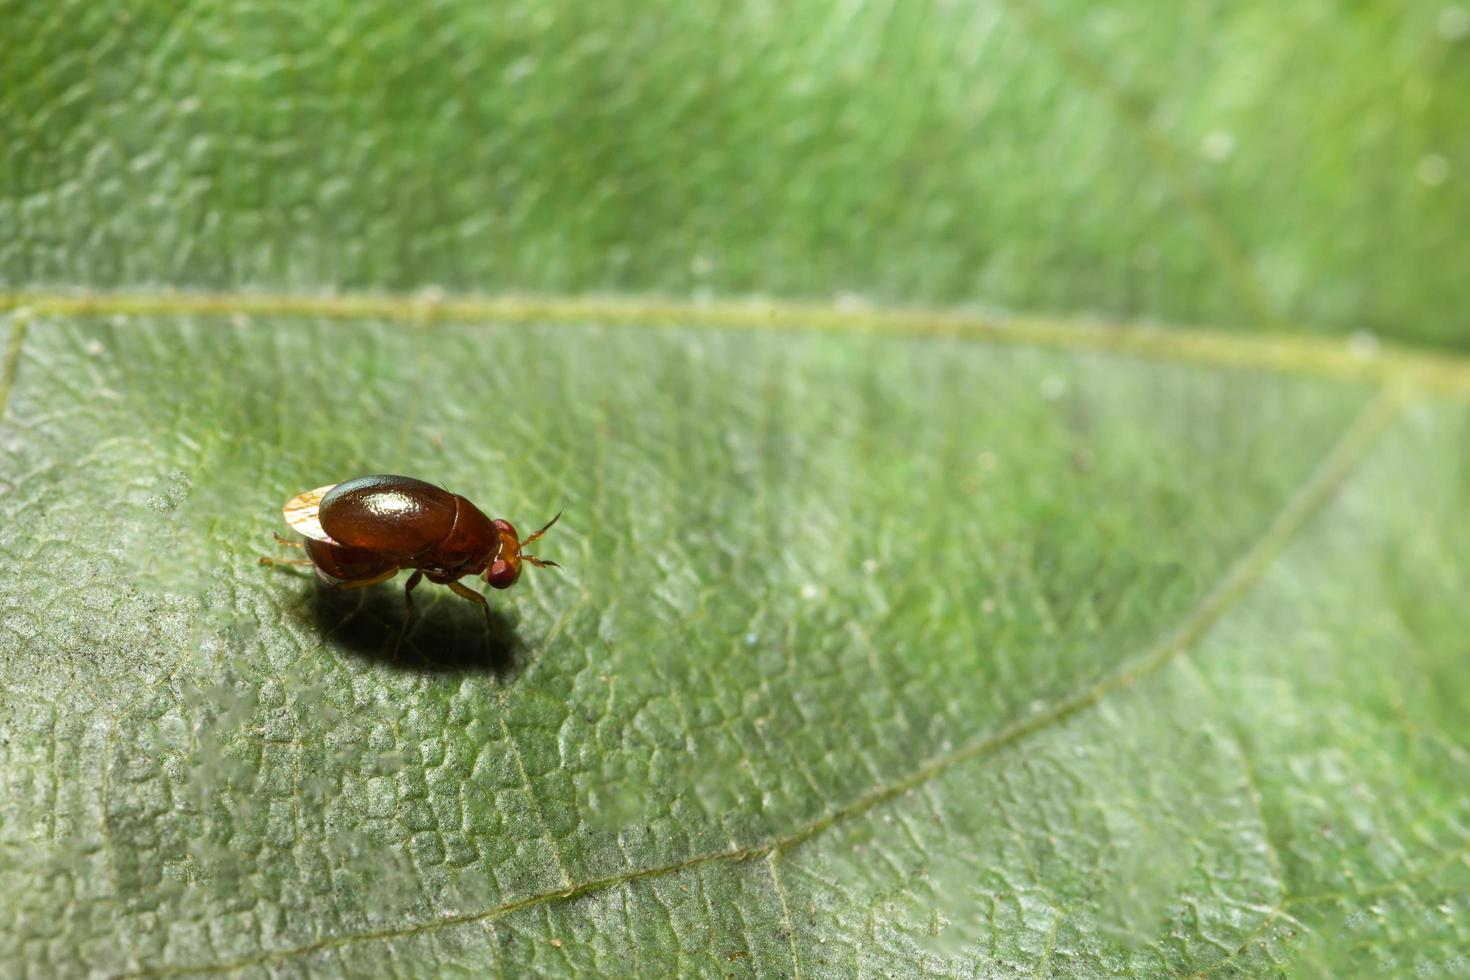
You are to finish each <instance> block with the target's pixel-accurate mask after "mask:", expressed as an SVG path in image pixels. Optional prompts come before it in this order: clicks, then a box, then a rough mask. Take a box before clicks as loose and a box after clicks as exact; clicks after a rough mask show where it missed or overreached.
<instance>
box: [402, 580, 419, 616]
mask: <svg viewBox="0 0 1470 980" xmlns="http://www.w3.org/2000/svg"><path fill="white" fill-rule="evenodd" d="M423 580H424V573H423V571H422V570H421V569H418V570H415V571H414V573H413V574H412V575H410V576H409V577H408V581H407V582H405V583H403V601H404V602H405V603H406V604H407V605H408V614H409V615H410V616H412V615H413V590H414V589H415V588H417V587H418V584H419V583H420V582H422V581H423Z"/></svg>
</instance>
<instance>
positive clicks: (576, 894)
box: [119, 388, 1404, 977]
mask: <svg viewBox="0 0 1470 980" xmlns="http://www.w3.org/2000/svg"><path fill="white" fill-rule="evenodd" d="M1403 401H1404V399H1403V393H1402V391H1401V390H1400V389H1398V388H1386V389H1384V390H1382V391H1380V392H1379V394H1378V395H1377V396H1376V397H1374V398H1373V399H1371V400H1369V402H1368V403H1367V404H1366V405H1365V406H1364V408H1363V409H1362V411H1361V412H1359V414H1358V415H1357V417H1356V418H1355V419H1354V420H1353V421H1352V422H1351V423H1350V424H1349V425H1348V426H1347V428H1346V429H1345V430H1344V432H1343V434H1342V435H1341V436H1340V437H1339V438H1338V440H1337V442H1336V443H1335V444H1334V445H1333V446H1332V448H1331V449H1330V450H1329V451H1328V452H1327V454H1326V456H1324V457H1323V459H1322V460H1321V461H1320V462H1319V463H1318V465H1317V467H1316V468H1315V469H1314V470H1313V471H1312V473H1311V474H1310V475H1309V476H1308V478H1307V480H1306V481H1305V482H1304V483H1303V484H1302V486H1301V487H1300V488H1299V489H1298V490H1297V491H1296V492H1295V493H1293V494H1292V495H1291V496H1290V497H1289V498H1288V499H1287V500H1286V502H1285V504H1284V506H1283V507H1282V509H1281V510H1280V511H1279V512H1278V513H1277V515H1276V517H1275V518H1274V519H1273V520H1272V521H1271V523H1270V524H1269V525H1268V527H1267V528H1266V530H1265V532H1264V533H1263V534H1262V536H1261V537H1260V538H1259V539H1257V541H1256V542H1255V543H1254V544H1253V545H1252V546H1251V547H1250V548H1249V549H1248V550H1247V551H1246V552H1245V553H1244V554H1243V555H1242V556H1241V558H1240V559H1238V560H1237V561H1236V563H1235V564H1234V565H1233V566H1231V568H1230V570H1229V571H1228V572H1227V573H1226V574H1225V576H1224V577H1223V578H1222V579H1221V580H1220V582H1219V583H1218V584H1217V585H1216V586H1215V588H1214V589H1213V590H1212V591H1210V592H1209V593H1208V594H1206V595H1205V596H1204V598H1202V599H1201V600H1200V602H1199V603H1198V604H1197V605H1196V606H1195V607H1194V609H1193V610H1192V611H1191V612H1190V613H1189V614H1188V615H1187V616H1186V617H1185V619H1184V621H1183V622H1182V623H1181V625H1180V626H1179V627H1178V628H1177V629H1176V630H1175V631H1174V632H1173V633H1171V634H1169V635H1168V636H1166V637H1165V638H1164V639H1163V640H1161V641H1160V642H1159V643H1157V644H1156V645H1155V646H1154V647H1153V648H1152V649H1151V650H1149V651H1148V652H1146V653H1145V654H1144V655H1143V656H1142V657H1140V658H1138V659H1137V660H1135V661H1134V662H1133V663H1131V664H1130V665H1128V666H1126V667H1124V668H1123V669H1121V670H1119V671H1116V672H1114V673H1113V674H1111V675H1109V676H1107V677H1105V678H1103V679H1102V680H1099V681H1096V682H1094V683H1093V684H1091V685H1089V686H1087V687H1085V688H1082V689H1080V690H1078V691H1076V692H1074V693H1073V694H1070V695H1067V696H1066V697H1063V698H1061V699H1059V700H1057V701H1055V702H1053V704H1052V705H1051V706H1050V707H1048V708H1045V709H1043V710H1040V711H1036V712H1033V713H1032V714H1030V715H1028V716H1027V717H1024V718H1021V719H1018V720H1016V721H1013V722H1012V723H1010V724H1009V725H1007V726H1005V727H1004V728H1001V729H999V730H998V731H995V732H992V733H990V734H987V735H985V736H982V737H980V738H977V739H974V740H972V741H970V742H967V743H966V744H964V745H962V746H960V747H958V748H956V749H953V750H951V751H949V752H944V753H940V754H939V755H935V756H931V757H930V758H929V759H928V760H926V761H925V762H923V763H922V764H920V765H919V766H917V767H916V768H915V769H914V770H912V771H911V772H910V773H909V774H908V775H906V776H903V777H901V778H899V779H896V780H894V781H892V782H890V783H888V784H887V785H879V786H875V787H874V788H873V789H871V790H869V791H868V792H867V793H864V794H863V795H861V796H859V797H857V798H855V799H853V800H852V801H850V802H849V803H847V804H844V805H843V806H840V807H837V808H835V809H833V810H830V811H828V812H827V813H826V814H823V815H822V816H819V817H817V818H815V819H813V820H811V821H809V822H807V823H806V824H804V825H802V826H800V827H798V828H796V829H795V830H794V831H792V832H790V833H789V834H786V835H784V836H780V837H776V838H773V839H771V840H768V841H766V842H764V843H761V844H757V845H752V846H748V847H741V848H733V849H727V850H722V851H716V852H713V853H707V854H699V855H694V856H692V857H688V858H684V859H681V860H679V861H674V862H670V863H668V864H664V865H659V866H656V867H648V868H639V869H635V870H632V871H624V872H619V873H617V874H613V875H608V876H605V877H603V878H597V879H593V880H591V881H587V882H583V883H581V884H573V883H569V884H568V885H567V886H566V887H563V888H558V889H554V890H551V891H546V892H540V893H537V894H533V895H529V896H526V897H524V898H520V899H516V900H514V901H510V902H506V903H504V904H502V905H499V906H496V907H494V908H491V909H488V910H482V911H479V912H470V913H464V914H460V915H453V916H445V917H442V918H437V919H430V920H426V921H422V922H416V923H410V924H408V925H404V926H399V927H396V928H391V929H382V930H376V931H372V932H364V933H354V934H348V935H342V936H335V937H330V938H327V939H322V940H318V941H316V942H312V943H309V944H305V945H302V946H297V947H292V948H289V949H281V950H275V951H271V952H265V953H261V954H257V955H254V956H250V957H246V958H242V959H238V960H234V961H230V962H224V963H214V964H201V965H195V966H166V967H158V968H145V969H141V970H137V971H133V972H128V973H123V974H120V975H119V976H120V977H143V976H173V975H180V974H189V973H196V974H208V973H224V972H231V971H236V970H241V969H245V968H248V967H251V966H258V965H264V964H276V963H282V962H286V961H288V960H291V959H294V958H297V957H300V956H307V955H311V954H313V953H317V952H323V951H326V950H337V949H340V948H342V947H346V946H350V945H354V944H357V943H362V942H372V941H377V940H387V939H397V938H403V937H408V936H415V935H419V934H421V933H427V932H433V931H435V930H438V929H443V928H450V927H454V926H459V925H465V924H468V923H475V922H488V921H493V920H495V919H499V918H502V917H504V916H507V915H510V914H512V913H514V912H518V911H521V910H523V909H527V908H535V907H538V906H542V905H548V904H551V903H553V902H558V901H566V900H571V899H576V898H580V897H582V896H584V895H589V894H594V893H597V892H601V891H604V890H607V889H609V888H616V887H619V886H621V885H626V884H630V883H632V882H635V881H641V880H644V879H648V878H656V877H660V876H664V875H669V874H675V873H678V872H681V871H686V870H690V869H694V868H701V867H704V866H706V865H710V864H716V863H728V864H735V863H740V862H744V861H749V860H752V859H756V858H764V859H768V860H769V859H770V858H771V856H773V855H775V854H776V853H778V852H780V853H785V852H788V851H791V850H793V849H794V848H796V847H798V846H800V845H801V844H803V843H805V842H806V841H808V840H811V839H813V838H815V837H816V836H818V835H819V834H821V833H823V832H824V831H826V830H829V829H831V828H832V827H834V826H836V825H838V824H840V823H843V822H845V821H847V820H849V819H852V818H855V817H858V816H861V815H862V814H864V813H867V812H868V811H870V810H873V809H875V808H876V807H878V806H880V805H882V804H884V803H887V802H889V801H891V800H894V799H896V798H898V797H900V796H903V795H904V794H906V793H908V792H910V791H912V790H914V789H917V788H919V787H922V786H924V785H925V784H927V783H929V782H931V781H932V780H934V779H936V778H938V777H939V776H941V775H943V774H944V773H946V772H947V771H948V770H950V769H952V768H954V767H955V766H956V765H958V764H960V763H963V762H968V761H970V760H973V759H977V758H983V757H985V756H989V755H993V754H995V753H997V752H999V751H1000V750H1002V749H1004V748H1007V747H1009V746H1011V745H1014V744H1016V743H1018V742H1020V741H1022V740H1023V739H1026V738H1029V737H1030V736H1032V735H1035V734H1037V733H1039V732H1042V731H1045V730H1048V729H1050V728H1053V727H1055V726H1056V725H1058V724H1061V723H1062V722H1065V721H1067V720H1068V719H1070V718H1072V717H1073V716H1075V715H1077V714H1079V713H1081V712H1082V711H1085V710H1086V709H1088V708H1090V707H1093V706H1095V705H1097V704H1098V703H1100V702H1101V701H1103V700H1104V699H1105V698H1107V697H1109V696H1111V695H1113V694H1115V693H1117V692H1119V691H1122V690H1125V689H1128V688H1130V687H1132V686H1133V685H1134V684H1136V683H1138V682H1139V681H1140V680H1143V679H1145V678H1147V677H1149V676H1151V675H1153V674H1155V673H1157V672H1158V671H1159V670H1161V669H1162V668H1164V667H1165V666H1167V665H1169V664H1170V663H1172V662H1173V661H1175V660H1176V659H1177V658H1179V657H1180V656H1181V655H1183V654H1184V653H1186V652H1187V651H1188V650H1190V649H1191V648H1193V647H1194V646H1195V644H1197V643H1198V642H1199V640H1200V639H1201V638H1202V637H1203V636H1204V635H1205V634H1206V633H1207V632H1208V631H1209V630H1210V629H1211V628H1212V627H1213V626H1214V625H1215V624H1216V623H1217V622H1218V621H1219V620H1220V619H1221V618H1222V617H1223V616H1224V615H1225V613H1226V612H1228V611H1229V610H1231V609H1232V608H1234V607H1235V606H1236V605H1237V604H1238V603H1239V602H1240V601H1241V600H1242V599H1243V598H1244V597H1245V596H1246V595H1247V594H1248V593H1249V592H1250V591H1251V590H1252V588H1253V587H1254V586H1255V585H1256V583H1257V582H1259V581H1260V579H1261V577H1262V576H1263V575H1264V574H1265V572H1266V570H1267V569H1268V568H1269V567H1270V566H1271V564H1272V563H1273V562H1274V561H1275V559H1276V557H1277V556H1278V555H1279V554H1280V553H1281V552H1282V550H1283V549H1285V547H1286V546H1287V545H1288V544H1289V543H1290V542H1291V540H1292V539H1293V538H1294V537H1295V536H1296V534H1297V532H1298V531H1299V530H1300V529H1301V528H1302V527H1303V526H1304V525H1305V524H1306V523H1307V522H1308V520H1309V519H1310V518H1312V517H1313V516H1314V515H1315V514H1317V513H1318V512H1319V511H1320V510H1321V509H1322V507H1323V506H1324V505H1325V504H1326V503H1327V501H1328V500H1329V499H1330V498H1331V497H1332V495H1333V494H1334V492H1335V491H1336V490H1337V488H1338V487H1339V486H1341V485H1342V483H1343V482H1344V481H1345V480H1346V479H1347V478H1348V477H1349V476H1350V475H1351V473H1352V472H1353V471H1354V469H1355V468H1356V467H1357V464H1358V463H1359V462H1360V461H1361V460H1362V459H1363V458H1364V457H1365V456H1366V455H1367V453H1368V450H1369V449H1370V448H1371V447H1372V446H1373V444H1374V443H1375V442H1376V441H1377V437H1378V436H1379V435H1380V434H1381V433H1382V432H1383V431H1384V429H1386V428H1387V427H1388V426H1389V424H1390V423H1392V422H1393V421H1394V420H1395V419H1396V418H1397V417H1398V415H1399V412H1400V410H1401V408H1402V405H1403ZM1280 904H1281V906H1282V907H1284V904H1285V902H1284V901H1283V902H1282V903H1280ZM1279 911H1280V909H1278V912H1279ZM1274 918H1275V915H1272V916H1268V917H1267V918H1266V920H1265V921H1264V922H1263V923H1262V924H1261V926H1260V927H1259V928H1258V930H1257V931H1258V932H1259V931H1261V930H1264V929H1265V928H1267V927H1268V926H1269V924H1270V923H1271V921H1272V920H1273V919H1274ZM793 942H794V940H793ZM1219 965H1221V964H1220V963H1218V962H1217V964H1216V966H1217V967H1218V966H1219Z"/></svg>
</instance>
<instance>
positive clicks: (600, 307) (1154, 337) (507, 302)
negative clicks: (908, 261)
mask: <svg viewBox="0 0 1470 980" xmlns="http://www.w3.org/2000/svg"><path fill="white" fill-rule="evenodd" d="M17 309H25V310H27V311H28V312H29V314H31V316H32V317H35V316H50V317H89V316H163V317H172V316H197V317H206V318H215V317H220V318H229V317H234V316H262V317H319V318H323V319H333V320H362V319H379V320H393V321H401V322H404V323H408V324H411V325H413V326H415V327H425V326H430V325H432V324H439V323H445V322H456V323H463V324H504V325H527V324H536V323H597V324H601V325H605V326H615V327H635V326H636V327H655V328H658V327H677V326H684V327H692V328H696V329H733V330H752V331H757V330H759V331H804V332H815V333H830V334H838V335H875V336H895V337H907V338H921V339H951V340H971V341H980V342H987V343H995V344H1008V345H1018V346H1027V347H1040V348H1051V349H1059V350H1066V351H1073V352H1081V351H1098V352H1102V353H1110V354H1118V355H1128V356H1134V357H1140V358H1147V359H1151V360H1159V361H1178V362H1184V363H1193V364H1201V365H1205V366H1208V367H1216V368H1243V369H1250V370H1259V371H1270V372H1274V373H1280V374H1294V375H1304V376H1308V377H1317V378H1331V379H1339V380H1349V381H1363V382H1370V383H1385V382H1407V383H1409V384H1412V385H1417V386H1419V387H1422V388H1424V389H1426V390H1428V391H1432V392H1438V393H1442V394H1448V395H1455V396H1459V397H1462V398H1463V397H1470V357H1466V356H1464V355H1460V354H1453V353H1447V352H1443V351H1433V350H1416V349H1413V348H1408V347H1404V348H1398V347H1392V346H1388V345H1385V346H1383V347H1381V348H1378V349H1376V350H1372V351H1370V350H1365V349H1360V348H1358V347H1355V346H1354V345H1353V344H1352V343H1351V342H1349V341H1346V340H1344V339H1341V338H1330V337H1323V336H1321V335H1311V331H1310V330H1308V329H1306V328H1305V327H1304V328H1303V329H1301V330H1300V331H1299V332H1297V333H1291V332H1277V333H1273V334H1254V335H1240V334H1235V333H1231V332H1228V331H1225V330H1220V329H1210V328H1207V327H1204V326H1189V325H1183V324H1174V325H1170V326H1164V325H1161V324H1157V323H1145V322H1128V321H1106V320H1102V319H1092V318H1085V317H1067V316H1045V315H1027V314H1021V313H1006V312H999V311H981V310H976V309H963V308H961V309H935V308H903V307H879V306H874V307H862V308H849V307H843V306H835V305H829V304H820V303H801V302H792V301H764V300H762V301H755V300H750V301H740V300H725V301H715V302H708V303H706V302H695V301H692V300H679V299H670V298H660V297H633V296H597V297H586V296H584V297H577V296H555V295H551V296H541V297H534V296H508V295H507V296H471V295H465V296H452V297H450V296H446V297H442V298H438V299H435V300H433V301H432V303H430V302H429V301H426V300H424V299H422V298H419V297H414V296H410V295H403V294H383V295H366V294H358V295H336V296H308V295H296V294H278V295H272V294H264V293H213V294H211V293H167V292H163V293H96V294H77V295H68V294H64V293H10V294H0V311H4V310H17ZM16 343H17V341H16V340H15V338H14V337H12V347H15V345H16Z"/></svg>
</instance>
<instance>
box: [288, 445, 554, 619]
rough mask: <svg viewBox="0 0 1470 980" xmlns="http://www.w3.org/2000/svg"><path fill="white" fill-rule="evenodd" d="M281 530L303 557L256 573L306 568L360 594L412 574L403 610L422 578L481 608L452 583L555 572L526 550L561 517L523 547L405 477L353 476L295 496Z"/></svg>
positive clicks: (504, 525)
mask: <svg viewBox="0 0 1470 980" xmlns="http://www.w3.org/2000/svg"><path fill="white" fill-rule="evenodd" d="M282 513H283V514H284V515H285V518H286V523H287V525H289V526H290V527H291V528H292V529H293V530H295V531H297V532H298V533H300V534H301V535H302V536H304V537H305V538H306V541H305V543H304V544H303V543H301V542H295V541H289V540H287V539H286V538H283V537H281V536H280V535H279V534H278V535H276V540H278V541H280V542H282V543H283V544H288V545H291V546H292V547H297V548H302V547H304V548H305V549H306V557H305V558H302V559H295V560H285V559H280V558H262V559H260V562H261V564H263V565H312V566H314V567H315V568H316V573H317V576H318V577H320V578H321V579H322V581H324V582H326V583H327V584H328V585H330V586H332V587H333V588H335V589H360V588H364V587H366V586H369V585H375V584H377V583H378V582H382V581H385V580H387V579H390V578H392V577H393V576H394V575H396V574H397V573H398V571H399V570H400V569H404V568H412V569H413V570H414V573H413V575H411V576H410V577H409V579H408V582H407V584H406V585H405V586H404V588H403V594H404V597H405V598H406V599H407V600H408V604H409V606H412V605H413V590H414V587H415V586H417V585H418V584H419V582H420V581H422V580H423V579H424V578H428V580H429V581H430V582H437V583H438V584H440V585H447V586H449V587H450V588H451V589H453V590H454V591H455V592H456V593H458V594H459V595H462V596H464V597H465V598H466V599H470V600H472V601H474V602H477V603H479V604H480V605H481V606H482V607H484V606H487V603H486V602H485V597H484V596H482V595H481V594H480V593H478V592H476V591H475V590H473V589H470V588H467V587H466V586H465V585H463V584H462V583H461V582H460V581H459V579H461V578H463V577H464V576H466V575H484V576H485V580H486V581H487V582H489V583H490V584H491V585H492V586H494V587H495V588H497V589H508V588H510V587H511V586H512V585H514V584H515V582H516V579H518V578H520V575H521V562H529V563H530V564H532V565H535V566H536V567H537V568H546V567H548V566H550V567H552V568H557V567H560V566H558V565H557V564H556V562H554V561H544V560H542V559H540V558H537V557H536V556H535V555H528V554H526V553H525V551H524V550H522V549H524V548H525V546H526V545H528V544H530V543H531V542H532V541H535V540H536V539H537V538H539V537H541V535H543V534H545V533H546V531H547V529H548V528H550V527H551V525H553V524H555V523H556V521H557V518H559V517H561V514H557V515H556V517H553V518H552V519H551V520H549V521H547V522H546V526H545V527H543V528H542V529H541V530H539V531H537V532H536V533H535V534H532V535H531V536H530V537H528V538H526V539H525V540H524V541H522V540H520V538H518V537H517V535H516V529H515V528H514V527H512V526H511V524H510V522H509V521H505V520H493V521H492V520H491V519H490V518H488V517H486V516H485V514H484V513H483V512H482V511H481V510H480V508H478V507H476V506H475V505H474V504H472V503H470V502H469V501H468V500H466V499H465V498H464V497H461V496H460V495H459V494H457V493H450V492H449V491H448V490H445V489H443V488H442V487H437V486H435V485H434V484H432V483H425V482H424V481H423V480H415V479H413V478H412V477H407V476H390V475H386V474H378V475H374V476H359V477H357V478H356V479H354V480H347V481H346V482H344V483H333V484H329V485H327V486H325V487H317V488H316V489H315V490H308V491H306V492H305V493H299V494H297V495H296V496H294V497H292V498H291V499H290V500H288V501H286V506H285V507H284V508H282Z"/></svg>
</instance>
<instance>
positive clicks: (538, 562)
mask: <svg viewBox="0 0 1470 980" xmlns="http://www.w3.org/2000/svg"><path fill="white" fill-rule="evenodd" d="M561 514H562V512H561V511H557V512H556V516H555V517H553V518H552V519H551V520H549V521H547V522H546V523H545V524H543V525H542V526H541V529H540V530H538V531H536V532H535V533H533V534H531V535H530V536H528V537H527V538H526V539H525V540H524V541H521V542H520V543H519V544H517V545H516V554H517V555H519V556H520V557H521V558H523V559H525V560H526V561H528V562H530V563H531V564H532V565H535V566H536V567H537V568H560V567H561V566H560V565H558V564H557V563H556V562H554V561H547V560H546V559H544V558H537V557H536V556H535V555H528V554H526V553H525V552H524V551H522V550H521V549H522V548H524V547H525V546H526V545H528V544H530V543H531V542H532V541H535V540H536V539H537V538H539V537H541V535H543V534H545V533H546V532H547V531H549V530H551V525H553V524H555V523H556V522H557V521H559V520H561Z"/></svg>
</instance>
